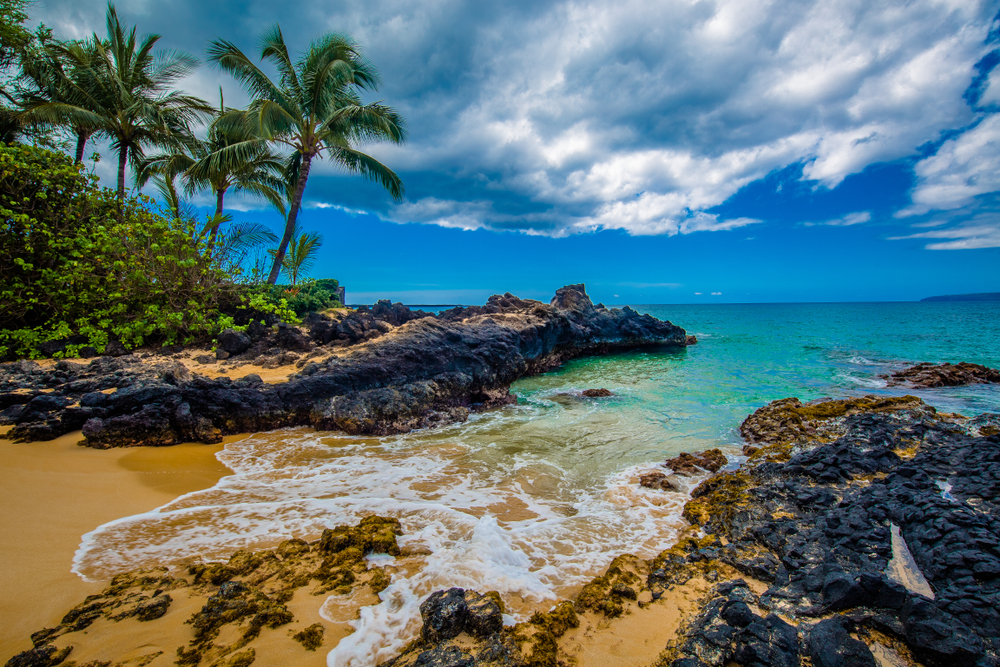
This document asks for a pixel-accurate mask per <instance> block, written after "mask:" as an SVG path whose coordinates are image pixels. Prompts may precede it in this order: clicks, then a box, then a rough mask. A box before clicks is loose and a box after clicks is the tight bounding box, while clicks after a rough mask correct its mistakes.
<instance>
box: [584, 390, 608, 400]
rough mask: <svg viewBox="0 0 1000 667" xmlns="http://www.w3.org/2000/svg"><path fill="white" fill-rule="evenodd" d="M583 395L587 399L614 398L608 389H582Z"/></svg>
mask: <svg viewBox="0 0 1000 667" xmlns="http://www.w3.org/2000/svg"><path fill="white" fill-rule="evenodd" d="M582 393H583V395H584V396H586V397H587V398H607V397H608V396H614V394H612V393H611V391H609V390H608V389H604V388H601V389H584V390H583V392H582Z"/></svg>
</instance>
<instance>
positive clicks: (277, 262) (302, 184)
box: [267, 153, 312, 285]
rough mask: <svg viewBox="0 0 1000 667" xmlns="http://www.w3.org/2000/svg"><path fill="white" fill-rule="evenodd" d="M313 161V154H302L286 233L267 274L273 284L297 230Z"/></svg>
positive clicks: (269, 281) (268, 279)
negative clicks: (296, 220)
mask: <svg viewBox="0 0 1000 667" xmlns="http://www.w3.org/2000/svg"><path fill="white" fill-rule="evenodd" d="M310 162H312V155H310V154H309V153H306V154H305V155H303V156H302V165H301V166H300V167H299V182H298V183H296V184H295V194H294V195H293V196H292V206H291V208H290V209H289V211H288V220H286V221H285V234H284V236H282V237H281V243H280V244H278V252H277V253H276V254H275V255H274V264H273V265H271V273H270V274H269V275H268V276H267V282H268V283H269V284H271V285H273V284H275V283H276V282H278V274H279V273H281V264H282V262H283V261H284V260H285V251H286V250H287V249H288V242H289V241H291V240H292V232H293V231H295V219H296V218H297V217H298V216H299V207H300V206H301V205H302V193H303V192H305V190H306V179H308V178H309V164H310Z"/></svg>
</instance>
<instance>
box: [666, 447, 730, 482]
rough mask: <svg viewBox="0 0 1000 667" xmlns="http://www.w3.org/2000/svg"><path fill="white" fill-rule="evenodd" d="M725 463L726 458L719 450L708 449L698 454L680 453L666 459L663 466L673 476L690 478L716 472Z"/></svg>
mask: <svg viewBox="0 0 1000 667" xmlns="http://www.w3.org/2000/svg"><path fill="white" fill-rule="evenodd" d="M727 462H728V461H727V459H726V456H725V455H724V454H723V453H722V451H721V450H719V449H709V450H706V451H704V452H701V453H700V454H689V453H688V452H681V453H680V454H679V455H677V456H675V457H674V458H672V459H667V460H666V461H665V462H664V463H663V466H664V467H665V468H670V469H671V470H673V471H674V474H675V475H681V476H682V477H691V476H692V475H698V474H703V473H704V472H705V471H708V472H718V471H719V469H720V468H721V467H722V466H724V465H726V463H727Z"/></svg>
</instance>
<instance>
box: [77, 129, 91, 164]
mask: <svg viewBox="0 0 1000 667" xmlns="http://www.w3.org/2000/svg"><path fill="white" fill-rule="evenodd" d="M88 139H90V132H86V131H84V130H77V131H76V162H75V163H74V164H80V163H81V162H83V149H84V148H86V147H87V140H88Z"/></svg>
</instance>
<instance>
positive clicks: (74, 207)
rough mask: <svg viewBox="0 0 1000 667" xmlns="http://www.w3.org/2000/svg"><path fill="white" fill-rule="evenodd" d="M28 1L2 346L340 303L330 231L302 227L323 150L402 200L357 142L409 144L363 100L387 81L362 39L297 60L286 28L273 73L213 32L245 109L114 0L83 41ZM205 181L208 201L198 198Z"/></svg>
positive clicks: (98, 345) (13, 4)
mask: <svg viewBox="0 0 1000 667" xmlns="http://www.w3.org/2000/svg"><path fill="white" fill-rule="evenodd" d="M27 6H28V0H0V140H2V145H0V257H2V258H3V261H0V358H3V357H8V358H10V357H22V356H29V357H31V356H39V355H42V354H52V353H53V352H55V356H60V355H64V356H76V355H79V354H93V353H95V352H101V351H103V350H104V349H105V347H106V346H108V345H109V344H110V343H112V342H116V344H120V345H123V346H125V347H128V348H134V347H137V346H140V345H144V344H150V343H159V344H171V343H176V342H188V341H193V340H197V339H207V338H211V337H212V336H214V335H215V334H216V333H218V332H219V331H220V330H221V329H223V328H226V327H240V326H246V325H247V324H248V323H249V322H250V321H251V320H255V319H260V320H264V321H265V322H268V323H271V322H274V321H277V320H279V319H283V320H285V321H295V318H296V315H297V314H298V315H302V314H304V313H306V312H309V311H310V310H316V309H323V308H329V307H332V306H336V305H339V302H338V301H337V299H336V294H337V287H338V283H337V281H335V280H332V279H321V280H311V279H309V278H308V276H309V274H310V271H311V270H312V268H313V266H314V265H315V261H316V257H317V251H318V250H319V247H320V245H321V244H322V242H323V239H322V236H320V235H319V234H318V233H316V232H314V231H308V230H304V229H302V227H301V225H300V222H299V211H300V210H301V208H302V204H303V195H304V192H305V188H306V184H307V181H308V179H309V175H310V170H311V168H312V165H313V163H314V161H315V160H318V159H324V158H325V159H327V160H329V161H331V162H333V163H334V164H336V165H338V166H339V167H341V168H342V169H343V170H345V171H346V172H348V173H353V174H357V175H359V176H362V177H364V178H367V179H370V180H373V181H375V182H376V183H378V184H380V185H381V186H383V187H384V188H385V190H386V191H387V193H388V194H389V195H390V196H391V197H393V198H394V199H397V200H398V199H400V198H401V197H402V195H403V185H402V182H401V180H400V178H399V177H398V176H397V175H396V174H395V173H394V172H393V171H392V170H391V169H390V168H389V167H387V166H386V165H384V164H382V163H381V162H379V161H378V160H376V159H375V158H373V157H371V156H370V155H368V154H366V153H364V152H363V151H362V150H360V148H359V146H361V144H364V143H366V142H372V141H388V142H393V143H400V142H403V141H405V139H406V127H405V123H404V121H403V119H402V117H401V116H400V115H399V114H398V113H397V112H396V111H395V110H394V109H392V108H391V107H389V106H386V105H384V104H382V103H380V102H376V103H366V102H365V101H364V99H363V97H362V96H363V94H365V93H369V92H372V91H375V90H377V89H378V87H379V85H380V77H379V74H378V71H377V70H376V69H375V67H374V66H373V65H372V63H370V62H369V61H368V60H367V59H366V58H365V57H364V55H363V53H362V51H361V48H360V46H359V45H358V44H357V43H355V42H353V41H352V40H351V39H350V38H349V37H347V36H345V35H341V34H337V33H331V34H327V35H324V36H322V37H320V38H319V39H317V40H315V41H314V42H313V43H312V44H310V45H309V47H308V48H307V49H306V51H305V52H304V53H303V54H302V55H301V56H299V57H293V55H292V53H291V51H290V49H289V48H288V46H287V45H286V43H285V40H284V36H283V35H282V33H281V30H280V28H279V27H278V26H274V27H273V28H272V29H270V30H268V31H266V32H265V33H264V34H263V35H262V36H261V38H260V50H259V60H260V61H261V62H263V63H267V64H268V65H270V66H271V67H273V68H274V70H275V71H276V72H277V76H276V77H273V78H272V77H270V76H268V75H267V74H266V73H265V72H264V71H263V70H262V69H261V68H260V66H258V64H256V63H254V62H253V61H252V60H251V58H249V57H247V56H246V55H245V54H244V53H243V52H242V51H241V50H240V49H239V48H238V47H237V46H236V45H235V44H234V43H233V42H230V41H227V40H225V39H218V40H215V41H213V42H212V43H211V45H210V47H209V50H208V60H209V61H210V62H211V63H213V64H214V65H215V66H217V67H218V68H219V69H220V70H222V71H223V72H226V73H228V74H230V75H232V76H233V77H234V78H235V79H236V80H237V81H238V82H239V83H240V84H241V85H242V86H243V88H244V89H245V90H246V92H247V93H248V94H249V96H250V98H251V102H250V104H249V106H248V107H247V108H244V109H240V108H232V107H227V106H226V105H225V104H224V101H223V99H222V96H221V90H220V99H219V102H218V104H217V105H214V104H209V103H208V102H206V101H204V100H202V99H199V98H198V97H195V96H193V95H189V94H187V93H185V92H184V91H183V90H181V89H180V88H179V85H180V84H181V83H183V80H184V79H185V77H187V76H188V75H190V74H191V73H192V72H193V71H194V70H195V68H196V67H198V65H199V62H198V60H197V59H196V58H195V57H194V56H191V55H189V54H185V53H180V52H165V51H163V50H162V49H160V48H158V43H159V41H160V39H161V38H160V36H159V35H156V34H153V35H147V36H140V35H139V34H138V31H137V29H136V28H135V27H132V26H127V25H125V24H123V22H122V21H121V19H120V18H119V16H118V13H117V11H116V9H115V7H114V5H112V4H109V5H108V10H107V20H106V28H105V33H106V34H104V35H100V36H99V35H97V34H94V35H92V36H90V37H89V38H86V39H82V40H72V41H62V40H59V39H57V38H56V37H55V36H54V35H53V34H52V32H51V31H50V30H49V29H48V28H46V27H45V26H39V27H38V28H36V29H35V30H34V31H30V30H28V29H27V28H26V27H25V23H26V21H27V18H28V17H27V11H26V8H27ZM93 145H97V146H98V147H105V146H107V147H110V149H111V150H112V152H113V154H114V157H115V158H116V167H117V169H116V172H115V175H116V181H115V187H114V188H104V187H101V185H100V183H99V180H98V178H97V177H96V176H95V174H94V167H93V166H92V165H94V164H96V163H97V161H98V160H99V159H100V156H99V155H97V154H96V153H95V154H94V155H93V157H92V161H88V160H87V159H86V151H87V150H88V146H93ZM130 176H131V178H130ZM133 184H134V186H135V189H133V187H132V185H133ZM144 186H153V187H154V190H155V193H156V197H155V198H150V197H148V196H145V195H143V194H141V188H143V187H144ZM200 193H205V194H207V195H208V196H210V197H211V198H212V199H213V200H214V208H213V209H212V211H211V213H207V214H200V215H199V213H198V209H197V208H196V207H195V206H193V205H192V203H191V202H190V198H192V197H195V196H197V195H199V194H200ZM229 193H238V194H240V195H241V196H243V197H250V198H255V199H257V200H259V201H261V202H267V203H270V204H271V205H272V206H273V207H274V209H275V210H277V211H279V212H280V215H281V218H282V220H281V233H280V236H279V235H277V234H275V233H273V232H271V231H270V229H268V228H267V227H266V226H264V225H261V224H256V223H249V222H241V221H237V220H235V219H234V217H233V215H232V213H231V212H230V211H227V210H226V207H225V204H226V201H227V199H226V197H227V195H228V194H229ZM279 277H283V278H284V282H285V283H286V284H285V285H278V284H277V283H278V279H279ZM88 350H89V352H88Z"/></svg>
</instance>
